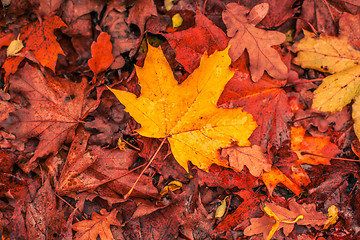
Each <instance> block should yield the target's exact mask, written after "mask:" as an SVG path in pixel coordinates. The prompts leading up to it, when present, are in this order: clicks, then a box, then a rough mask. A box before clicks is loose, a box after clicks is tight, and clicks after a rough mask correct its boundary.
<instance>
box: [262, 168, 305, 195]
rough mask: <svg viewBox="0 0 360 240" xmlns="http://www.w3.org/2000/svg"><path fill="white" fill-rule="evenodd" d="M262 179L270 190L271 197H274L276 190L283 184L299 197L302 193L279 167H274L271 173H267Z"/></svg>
mask: <svg viewBox="0 0 360 240" xmlns="http://www.w3.org/2000/svg"><path fill="white" fill-rule="evenodd" d="M261 179H262V180H263V182H264V183H265V185H266V188H267V189H268V191H269V193H270V196H272V193H273V191H274V189H275V187H276V186H277V185H278V184H279V183H282V184H284V185H285V186H286V187H287V188H289V189H290V190H291V191H292V192H293V193H295V194H296V195H297V196H299V194H300V193H301V192H302V189H301V187H300V186H299V185H298V184H297V183H295V182H293V181H291V179H289V178H288V177H287V176H286V175H285V174H284V173H283V172H281V171H280V170H279V169H278V168H277V167H272V168H271V171H270V172H265V173H263V174H262V176H261Z"/></svg>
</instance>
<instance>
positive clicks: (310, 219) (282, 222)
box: [244, 199, 328, 240]
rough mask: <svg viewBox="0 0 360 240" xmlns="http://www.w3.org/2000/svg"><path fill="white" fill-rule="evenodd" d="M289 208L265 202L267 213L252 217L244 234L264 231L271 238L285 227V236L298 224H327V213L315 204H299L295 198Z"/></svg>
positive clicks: (267, 237) (266, 236)
mask: <svg viewBox="0 0 360 240" xmlns="http://www.w3.org/2000/svg"><path fill="white" fill-rule="evenodd" d="M289 209H290V210H288V209H286V208H283V207H281V206H278V205H276V204H274V203H269V202H268V203H265V206H264V207H263V210H264V212H265V213H266V214H265V215H264V216H263V217H261V218H252V219H250V222H251V225H250V226H248V227H247V228H245V230H244V234H245V235H246V236H252V235H256V234H260V233H262V234H263V236H264V238H266V239H268V240H269V239H271V237H272V236H273V234H274V233H275V232H276V231H277V230H280V229H281V228H283V232H284V234H285V236H287V235H289V233H291V232H292V230H293V229H294V225H295V223H296V224H298V225H311V226H313V227H315V226H316V225H318V226H321V225H325V224H326V223H327V222H328V218H327V216H326V214H323V213H321V212H317V211H316V206H315V204H302V205H300V204H298V203H297V202H296V201H295V200H294V199H292V200H290V202H289Z"/></svg>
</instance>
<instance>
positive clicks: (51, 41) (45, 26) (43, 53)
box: [20, 15, 66, 72]
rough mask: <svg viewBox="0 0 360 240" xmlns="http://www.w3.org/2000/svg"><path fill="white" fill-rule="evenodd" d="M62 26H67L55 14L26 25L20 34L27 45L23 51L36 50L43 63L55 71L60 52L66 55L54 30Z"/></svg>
mask: <svg viewBox="0 0 360 240" xmlns="http://www.w3.org/2000/svg"><path fill="white" fill-rule="evenodd" d="M61 27H66V24H65V23H64V22H63V21H62V20H61V18H59V17H58V16H55V15H53V16H49V17H45V18H44V20H43V22H42V24H41V23H39V22H37V23H34V24H30V25H28V26H26V27H25V28H24V29H22V32H23V33H22V34H21V36H20V38H21V40H23V41H24V43H25V45H26V47H25V48H24V50H23V51H29V50H31V51H32V52H34V55H35V57H36V58H37V60H38V61H39V62H40V63H41V65H43V66H44V67H48V68H50V69H51V70H53V71H54V72H55V66H56V61H57V58H58V54H63V55H65V54H64V52H63V50H62V49H61V47H60V44H59V43H58V42H57V41H56V36H55V34H54V30H55V29H57V28H61Z"/></svg>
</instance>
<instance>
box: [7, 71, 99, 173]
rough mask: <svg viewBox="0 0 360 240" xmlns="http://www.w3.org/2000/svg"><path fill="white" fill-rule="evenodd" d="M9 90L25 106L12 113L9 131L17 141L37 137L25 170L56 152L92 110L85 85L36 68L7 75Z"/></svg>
mask: <svg viewBox="0 0 360 240" xmlns="http://www.w3.org/2000/svg"><path fill="white" fill-rule="evenodd" d="M10 80H11V85H10V91H11V94H12V95H13V94H14V93H15V92H16V93H20V94H21V95H22V96H23V97H24V98H26V101H27V102H28V103H29V105H28V106H22V108H20V109H18V110H17V111H16V112H15V113H14V114H15V116H16V117H17V119H18V121H17V122H15V123H12V124H11V125H10V126H7V127H8V128H9V131H10V132H11V133H13V134H15V136H16V137H17V138H18V139H22V140H26V139H28V138H32V137H38V138H39V140H40V142H39V144H38V146H37V149H36V151H35V153H34V155H33V156H32V158H31V159H30V160H29V161H28V162H27V163H26V165H25V166H24V168H23V169H24V170H25V171H30V170H32V169H33V167H35V166H34V165H33V164H32V163H33V162H34V161H35V160H36V159H37V158H38V157H43V156H46V155H48V154H50V153H56V152H57V151H58V149H59V147H60V146H61V144H62V143H63V142H64V140H65V139H66V137H67V135H68V134H69V133H70V132H71V131H73V130H74V129H75V128H76V126H77V125H78V123H79V122H80V121H81V120H82V119H83V118H85V117H86V116H87V114H88V113H89V111H91V109H92V110H93V108H94V107H95V101H93V100H87V99H86V90H87V82H86V80H85V79H84V80H83V81H82V82H81V83H73V82H71V81H70V80H67V79H62V78H54V77H52V76H49V75H43V74H42V73H41V72H40V71H39V70H38V69H37V68H35V67H32V66H30V65H29V64H26V65H25V66H24V68H22V69H21V70H19V71H18V72H17V73H16V74H15V75H13V76H11V78H10Z"/></svg>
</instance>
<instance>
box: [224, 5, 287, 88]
mask: <svg viewBox="0 0 360 240" xmlns="http://www.w3.org/2000/svg"><path fill="white" fill-rule="evenodd" d="M254 8H256V6H255V7H254ZM252 11H253V10H251V11H250V13H249V10H248V9H247V8H246V7H244V6H241V5H238V4H236V3H229V4H228V5H226V10H225V11H224V12H223V15H222V17H223V21H224V23H225V25H226V26H227V28H228V29H227V35H228V36H229V37H230V38H231V40H230V41H229V45H230V46H231V47H230V50H229V55H230V57H231V59H232V60H233V61H235V60H237V59H238V58H239V57H240V56H241V54H243V52H244V50H245V49H246V50H247V52H248V53H249V58H250V72H251V79H252V80H253V81H254V82H256V81H258V80H259V79H260V78H261V76H262V75H263V73H264V71H265V70H266V71H267V73H268V74H269V75H270V76H272V77H274V78H277V79H285V78H287V75H288V69H287V67H286V65H285V64H284V63H283V62H282V61H281V58H280V55H279V53H278V52H277V51H276V50H275V49H273V48H272V47H271V46H274V45H279V44H281V43H282V42H284V41H285V38H286V37H285V34H283V33H281V32H276V31H266V30H263V29H259V28H256V27H255V25H257V24H258V23H259V22H260V21H261V20H262V19H263V18H264V17H265V15H263V16H262V18H261V19H259V18H255V19H256V20H255V21H252V19H249V18H248V16H251V12H252Z"/></svg>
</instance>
